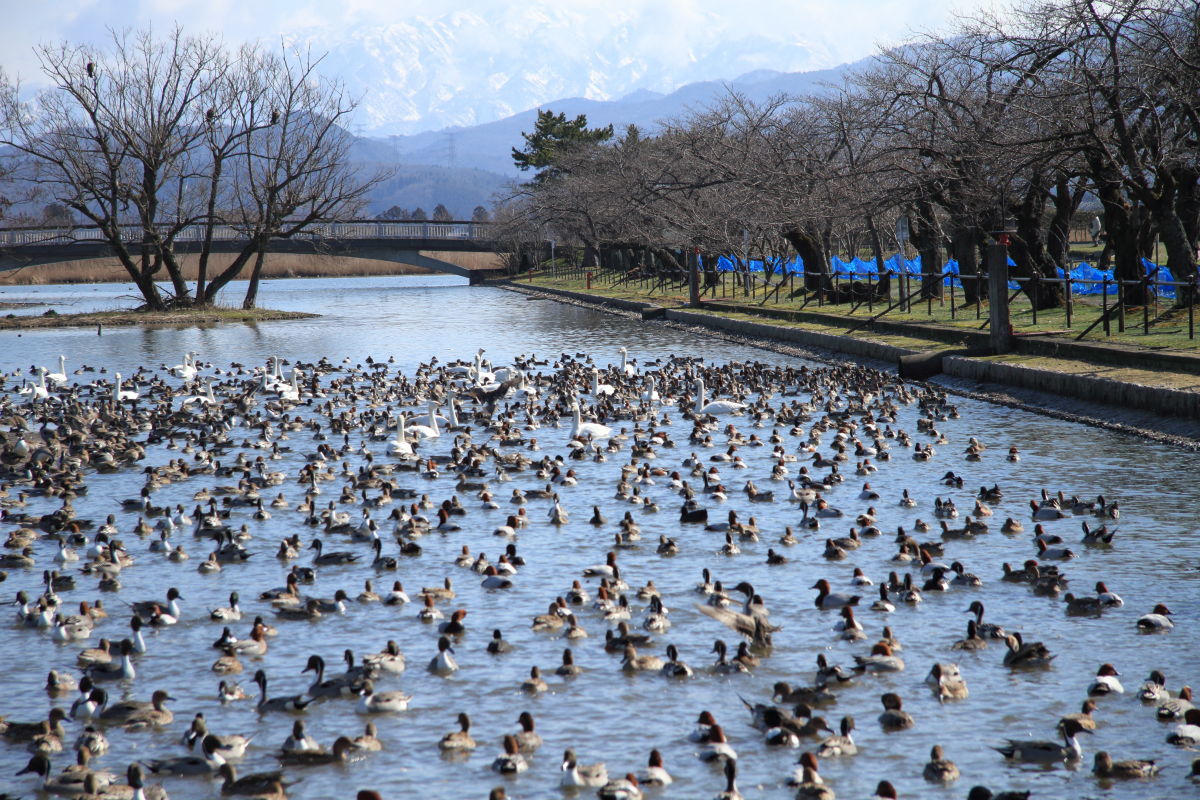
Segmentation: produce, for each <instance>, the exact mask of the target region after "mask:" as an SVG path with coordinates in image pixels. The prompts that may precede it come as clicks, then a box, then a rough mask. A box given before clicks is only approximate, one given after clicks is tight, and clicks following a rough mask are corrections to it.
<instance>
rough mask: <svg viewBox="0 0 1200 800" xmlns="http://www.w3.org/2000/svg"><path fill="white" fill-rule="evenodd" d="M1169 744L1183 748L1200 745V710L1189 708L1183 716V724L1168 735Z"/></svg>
mask: <svg viewBox="0 0 1200 800" xmlns="http://www.w3.org/2000/svg"><path fill="white" fill-rule="evenodd" d="M1167 742H1168V743H1169V744H1176V745H1180V746H1183V747H1196V746H1197V745H1200V708H1189V709H1188V710H1187V711H1185V712H1184V714H1183V722H1181V723H1179V724H1178V725H1176V726H1175V730H1173V731H1172V732H1171V733H1169V734H1167Z"/></svg>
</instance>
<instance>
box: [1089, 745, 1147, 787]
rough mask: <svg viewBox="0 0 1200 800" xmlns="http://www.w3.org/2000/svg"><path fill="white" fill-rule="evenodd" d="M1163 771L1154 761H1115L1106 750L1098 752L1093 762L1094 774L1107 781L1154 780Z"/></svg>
mask: <svg viewBox="0 0 1200 800" xmlns="http://www.w3.org/2000/svg"><path fill="white" fill-rule="evenodd" d="M1160 769H1162V767H1161V766H1159V765H1158V764H1157V763H1155V762H1154V761H1143V760H1134V759H1130V760H1127V761H1113V760H1112V756H1110V755H1109V754H1108V753H1107V752H1106V751H1104V750H1097V751H1096V755H1095V757H1094V759H1093V761H1092V774H1093V775H1095V776H1096V777H1097V778H1105V779H1110V780H1111V779H1114V778H1116V779H1121V780H1128V779H1140V778H1153V777H1154V776H1155V775H1157V774H1158V771H1159V770H1160Z"/></svg>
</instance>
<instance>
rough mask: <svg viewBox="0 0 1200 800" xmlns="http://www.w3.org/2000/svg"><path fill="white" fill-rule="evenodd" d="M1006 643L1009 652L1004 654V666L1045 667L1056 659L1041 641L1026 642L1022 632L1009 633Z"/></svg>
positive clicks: (1015, 667) (1013, 667)
mask: <svg viewBox="0 0 1200 800" xmlns="http://www.w3.org/2000/svg"><path fill="white" fill-rule="evenodd" d="M1004 643H1005V644H1006V645H1007V646H1008V652H1006V653H1005V654H1004V666H1006V667H1009V668H1012V669H1018V668H1021V667H1045V666H1048V665H1049V664H1050V662H1051V661H1053V660H1054V658H1055V657H1054V655H1053V654H1051V653H1050V650H1049V649H1048V648H1047V647H1046V645H1044V644H1043V643H1041V642H1028V643H1027V642H1025V641H1024V640H1023V639H1022V638H1021V635H1020V634H1009V635H1008V636H1007V637H1006V638H1005V640H1004Z"/></svg>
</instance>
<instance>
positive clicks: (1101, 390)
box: [942, 356, 1200, 419]
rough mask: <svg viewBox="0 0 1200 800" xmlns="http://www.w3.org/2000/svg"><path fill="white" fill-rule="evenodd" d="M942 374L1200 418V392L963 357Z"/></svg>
mask: <svg viewBox="0 0 1200 800" xmlns="http://www.w3.org/2000/svg"><path fill="white" fill-rule="evenodd" d="M942 371H943V372H945V373H946V374H947V375H953V376H954V377H956V378H967V379H969V380H974V381H980V382H982V383H999V384H1003V385H1005V386H1016V387H1019V388H1022V389H1035V390H1037V391H1040V392H1049V393H1051V394H1057V395H1062V396H1063V397H1074V398H1077V399H1080V400H1088V401H1091V402H1093V403H1104V404H1105V405H1110V406H1118V407H1120V408H1137V409H1141V410H1143V411H1151V412H1153V413H1155V414H1165V415H1169V416H1173V417H1186V418H1189V419H1200V392H1185V391H1180V390H1178V389H1168V388H1165V387H1161V386H1143V385H1140V384H1136V383H1126V382H1124V381H1116V380H1112V379H1111V378H1094V377H1091V376H1088V375H1076V374H1072V373H1065V372H1054V371H1052V370H1045V369H1036V368H1034V367H1025V366H1021V365H1018V364H1004V363H998V362H996V361H990V360H987V359H977V358H963V357H961V356H946V357H945V358H943V359H942Z"/></svg>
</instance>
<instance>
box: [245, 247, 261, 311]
mask: <svg viewBox="0 0 1200 800" xmlns="http://www.w3.org/2000/svg"><path fill="white" fill-rule="evenodd" d="M266 260H267V253H266V251H265V250H259V251H258V253H256V254H255V256H254V269H252V270H250V285H249V286H247V287H246V296H245V297H244V298H242V308H244V309H251V308H254V304H255V303H256V302H258V279H259V277H260V276H261V275H262V268H263V264H264V263H265V262H266Z"/></svg>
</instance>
